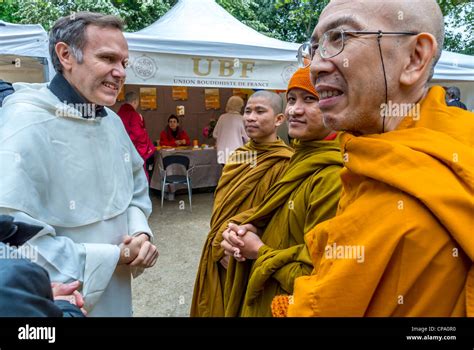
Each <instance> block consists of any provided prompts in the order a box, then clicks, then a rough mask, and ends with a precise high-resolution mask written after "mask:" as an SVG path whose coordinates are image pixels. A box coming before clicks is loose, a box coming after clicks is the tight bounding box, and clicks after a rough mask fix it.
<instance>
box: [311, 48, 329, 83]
mask: <svg viewBox="0 0 474 350" xmlns="http://www.w3.org/2000/svg"><path fill="white" fill-rule="evenodd" d="M334 68H335V65H334V63H333V62H332V61H330V59H326V58H321V56H320V54H319V52H316V53H315V55H314V57H313V59H312V60H311V66H310V68H309V71H310V75H311V83H312V84H313V86H315V85H316V80H317V79H318V77H319V76H321V75H324V74H325V73H330V72H331V71H333V70H334Z"/></svg>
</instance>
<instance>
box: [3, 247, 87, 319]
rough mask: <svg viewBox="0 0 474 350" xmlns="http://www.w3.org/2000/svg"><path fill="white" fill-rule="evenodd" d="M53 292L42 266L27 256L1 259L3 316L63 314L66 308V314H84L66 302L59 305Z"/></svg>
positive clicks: (76, 315)
mask: <svg viewBox="0 0 474 350" xmlns="http://www.w3.org/2000/svg"><path fill="white" fill-rule="evenodd" d="M3 247H5V246H3ZM0 248H1V247H0ZM52 293H53V292H52V290H51V281H50V280H49V275H48V273H47V272H46V270H45V269H43V268H42V267H41V266H39V265H37V264H35V263H32V262H31V261H29V260H26V259H0V317H62V316H63V310H64V312H65V314H64V316H73V317H80V316H83V315H82V312H81V311H80V310H79V308H77V307H76V306H74V305H72V304H70V303H69V302H67V301H65V302H66V303H67V304H69V305H65V304H64V305H63V303H59V306H60V307H58V305H56V304H55V302H54V301H53V294H52Z"/></svg>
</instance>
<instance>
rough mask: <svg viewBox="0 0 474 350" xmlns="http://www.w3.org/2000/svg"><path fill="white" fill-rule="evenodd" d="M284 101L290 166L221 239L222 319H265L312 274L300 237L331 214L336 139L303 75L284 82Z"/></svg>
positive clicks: (337, 166)
mask: <svg viewBox="0 0 474 350" xmlns="http://www.w3.org/2000/svg"><path fill="white" fill-rule="evenodd" d="M287 102H288V103H287V107H286V112H287V114H288V116H289V130H288V131H289V135H290V136H291V137H292V138H295V139H297V141H296V143H295V154H294V156H293V157H292V158H291V161H290V165H289V166H288V169H287V170H286V173H285V175H284V176H283V178H282V179H281V180H280V181H279V182H278V183H277V184H275V185H274V186H273V187H272V188H271V189H270V190H269V191H268V195H267V196H266V197H265V199H264V202H263V203H262V204H261V205H260V206H259V207H258V208H255V209H251V210H249V211H248V212H245V213H241V214H239V215H237V216H235V217H233V218H232V219H231V221H232V222H233V223H234V224H231V225H230V226H229V229H228V230H226V231H225V232H224V233H223V238H224V241H223V242H222V246H223V247H224V248H225V249H226V254H229V255H230V254H232V255H234V254H235V255H234V257H235V259H234V258H233V259H231V260H230V262H229V267H228V270H227V277H226V284H225V290H224V302H225V305H226V310H225V311H226V312H225V315H226V316H245V317H246V316H271V302H272V299H273V297H274V296H275V295H277V294H281V293H286V294H291V293H292V292H293V284H294V279H295V278H296V277H298V276H301V275H309V274H310V273H311V271H312V269H313V266H312V263H311V258H310V256H309V253H308V250H307V248H306V247H305V244H304V239H303V237H304V234H305V233H306V232H307V231H309V230H310V229H311V228H312V227H314V225H316V224H317V223H319V222H322V221H324V220H327V219H329V218H332V217H333V216H334V215H335V214H336V208H337V203H338V201H339V196H340V191H341V181H340V171H341V168H342V158H341V155H340V149H339V142H338V141H337V140H335V139H334V138H335V136H336V135H335V134H334V133H332V132H331V130H330V129H328V128H326V127H325V126H324V125H323V123H322V115H321V112H320V110H319V107H318V97H317V93H316V91H315V89H314V86H313V85H312V84H311V81H310V77H309V68H306V69H299V70H298V71H297V72H296V73H295V74H294V75H293V77H292V78H291V80H290V82H289V85H288V92H287ZM328 136H329V137H328ZM237 224H243V225H240V226H237ZM239 231H241V232H240V233H241V237H240V239H237V237H236V236H235V235H236V233H237V232H239ZM246 259H247V261H245V260H246Z"/></svg>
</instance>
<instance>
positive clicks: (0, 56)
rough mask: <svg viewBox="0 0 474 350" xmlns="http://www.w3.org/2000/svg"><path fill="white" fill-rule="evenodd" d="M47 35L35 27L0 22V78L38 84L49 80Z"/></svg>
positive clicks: (35, 25) (49, 65)
mask: <svg viewBox="0 0 474 350" xmlns="http://www.w3.org/2000/svg"><path fill="white" fill-rule="evenodd" d="M52 72H53V69H52V66H51V64H50V59H49V54H48V34H47V33H46V31H45V30H44V29H43V27H42V26H41V25H39V24H13V23H8V22H3V21H0V78H1V79H3V80H5V81H10V82H17V81H25V82H32V83H39V82H44V81H48V80H50V77H51V76H52Z"/></svg>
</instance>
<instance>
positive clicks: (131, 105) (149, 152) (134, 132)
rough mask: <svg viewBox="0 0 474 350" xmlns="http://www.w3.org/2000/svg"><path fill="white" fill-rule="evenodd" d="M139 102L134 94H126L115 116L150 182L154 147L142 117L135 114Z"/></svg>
mask: <svg viewBox="0 0 474 350" xmlns="http://www.w3.org/2000/svg"><path fill="white" fill-rule="evenodd" d="M139 104H140V102H139V99H138V95H137V94H136V93H135V92H127V93H126V94H125V103H124V104H123V105H122V106H120V109H119V110H118V112H117V114H118V115H119V116H120V118H121V119H122V122H123V125H124V126H125V130H127V133H128V135H129V136H130V139H131V140H132V143H133V144H134V145H135V148H136V149H137V152H138V153H139V154H140V156H141V157H142V158H143V161H144V162H145V163H144V165H143V166H144V169H145V174H146V176H147V178H148V181H150V174H149V172H148V171H149V170H151V169H149V168H150V166H151V167H152V166H153V160H154V154H155V150H156V148H155V146H154V145H153V142H152V141H151V140H150V137H149V136H148V132H147V131H146V128H145V120H144V119H143V117H142V115H141V114H140V113H138V112H137V108H138V106H139Z"/></svg>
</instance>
